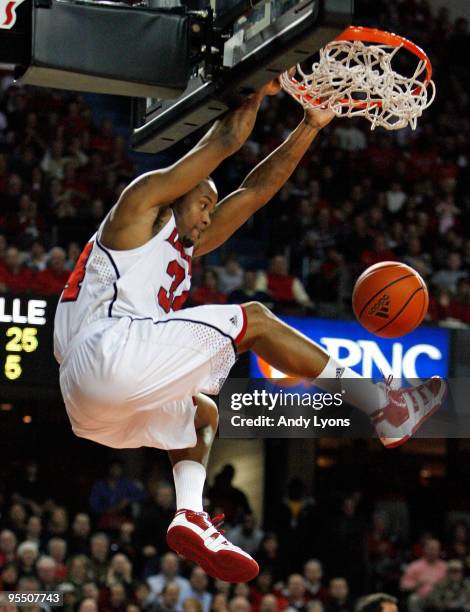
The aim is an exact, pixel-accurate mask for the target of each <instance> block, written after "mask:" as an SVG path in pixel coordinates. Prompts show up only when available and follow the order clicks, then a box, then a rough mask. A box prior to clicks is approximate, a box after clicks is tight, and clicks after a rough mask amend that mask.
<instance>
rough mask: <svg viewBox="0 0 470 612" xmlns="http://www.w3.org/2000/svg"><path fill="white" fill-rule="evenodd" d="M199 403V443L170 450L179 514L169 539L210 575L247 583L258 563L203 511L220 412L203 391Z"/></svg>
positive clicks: (177, 548) (197, 419)
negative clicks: (203, 495) (208, 467)
mask: <svg viewBox="0 0 470 612" xmlns="http://www.w3.org/2000/svg"><path fill="white" fill-rule="evenodd" d="M196 402H197V410H196V414H195V418H194V426H195V428H196V436H197V442H196V445H195V446H194V447H192V448H185V449H180V450H173V451H169V452H168V455H169V457H170V461H171V463H172V465H173V477H174V481H175V489H176V514H175V518H174V519H173V521H172V522H171V524H170V526H169V528H168V533H167V542H168V545H169V546H170V547H171V548H172V549H173V550H175V551H176V552H177V553H179V554H180V555H182V556H183V557H186V558H187V559H189V560H191V561H194V562H196V563H198V564H199V565H201V567H202V568H203V569H204V570H205V571H206V572H207V573H208V574H209V575H210V576H213V577H215V578H219V579H220V580H225V581H227V582H246V581H248V580H252V579H253V578H254V577H255V576H256V575H257V574H258V571H259V568H258V564H257V563H256V561H255V560H254V559H252V558H251V557H250V556H249V555H248V554H247V553H245V552H244V551H242V550H241V549H240V548H238V547H236V546H233V545H232V544H231V543H230V542H228V541H227V539H226V538H225V536H223V535H222V533H221V532H219V530H218V524H219V523H218V522H217V520H214V522H213V521H212V520H211V519H210V518H209V517H208V515H207V514H206V513H205V512H203V506H202V493H203V489H204V482H205V480H206V466H207V461H208V459H209V453H210V449H211V446H212V442H213V441H214V438H215V434H216V432H217V427H218V422H219V415H218V410H217V406H216V404H215V402H213V401H212V400H211V399H210V398H208V397H206V396H205V395H203V394H202V393H199V394H198V395H197V396H196ZM219 518H220V519H223V516H221V517H219Z"/></svg>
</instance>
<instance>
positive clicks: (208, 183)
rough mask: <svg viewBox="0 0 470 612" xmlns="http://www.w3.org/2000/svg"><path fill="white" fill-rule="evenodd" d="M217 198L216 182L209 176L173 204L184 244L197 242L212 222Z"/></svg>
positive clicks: (179, 232) (191, 244)
mask: <svg viewBox="0 0 470 612" xmlns="http://www.w3.org/2000/svg"><path fill="white" fill-rule="evenodd" d="M217 198H218V193H217V188H216V186H215V183H214V181H213V180H212V179H211V178H210V177H208V178H206V179H204V180H203V181H201V182H200V183H199V185H197V187H195V188H194V189H192V190H191V191H190V192H189V193H187V194H185V195H184V196H182V197H181V198H179V199H178V200H177V201H176V202H175V203H174V204H173V212H174V213H175V219H176V227H177V228H178V234H179V237H180V240H181V242H182V243H183V246H185V247H190V246H193V245H195V244H197V242H198V241H199V239H200V238H201V236H202V234H203V232H204V231H205V230H206V229H207V228H208V227H209V225H210V224H211V216H212V213H213V212H214V210H215V207H216V204H217Z"/></svg>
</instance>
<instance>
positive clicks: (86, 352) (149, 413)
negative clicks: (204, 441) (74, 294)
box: [60, 305, 246, 450]
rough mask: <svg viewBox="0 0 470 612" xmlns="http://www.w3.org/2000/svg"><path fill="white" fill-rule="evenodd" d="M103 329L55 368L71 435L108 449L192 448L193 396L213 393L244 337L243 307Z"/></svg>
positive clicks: (121, 322)
mask: <svg viewBox="0 0 470 612" xmlns="http://www.w3.org/2000/svg"><path fill="white" fill-rule="evenodd" d="M103 324H104V325H105V329H101V327H100V328H99V329H98V328H97V331H96V332H94V333H92V334H91V335H88V336H86V332H87V330H84V331H85V334H84V338H83V341H80V337H79V338H78V340H79V342H77V341H76V340H77V339H74V342H73V344H72V348H71V349H70V351H69V353H68V354H67V355H66V357H65V359H64V361H63V362H62V364H61V367H60V386H61V390H62V395H63V398H64V401H65V406H66V409H67V413H68V416H69V418H70V421H71V423H72V429H73V431H74V433H75V434H76V435H77V436H80V437H83V438H87V439H89V440H93V441H95V442H99V443H100V444H104V445H106V446H110V447H113V448H138V447H140V446H150V447H155V448H161V449H165V450H171V449H179V448H188V447H191V446H194V445H195V444H196V432H195V428H194V415H195V412H196V403H195V399H194V396H195V395H196V394H197V393H199V392H203V393H208V394H217V393H219V390H220V387H221V386H222V384H223V382H224V381H225V379H226V378H227V376H228V373H229V371H230V369H231V368H232V366H233V364H234V363H235V360H236V358H237V350H236V345H237V344H238V343H239V342H240V341H241V339H242V338H243V336H244V334H245V330H246V314H245V310H244V308H243V307H242V306H239V305H227V306H222V305H221V306H216V305H213V306H198V307H195V308H187V309H185V310H180V311H178V312H174V313H171V314H169V315H167V316H166V317H164V318H163V319H161V320H159V321H153V320H151V319H131V318H129V317H123V318H122V319H117V320H113V319H110V320H109V321H107V322H106V323H103Z"/></svg>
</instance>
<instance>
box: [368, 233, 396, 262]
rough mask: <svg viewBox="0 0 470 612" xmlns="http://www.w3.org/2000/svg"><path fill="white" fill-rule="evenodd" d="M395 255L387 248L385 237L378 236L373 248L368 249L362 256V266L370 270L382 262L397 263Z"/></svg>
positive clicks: (374, 240)
mask: <svg viewBox="0 0 470 612" xmlns="http://www.w3.org/2000/svg"><path fill="white" fill-rule="evenodd" d="M395 259H396V256H395V253H394V252H393V251H392V249H390V248H389V247H388V246H387V243H386V240H385V236H384V235H383V234H378V235H377V236H375V238H374V239H373V242H372V248H367V249H366V250H365V251H363V252H362V254H361V264H362V265H363V266H364V267H365V268H368V267H369V266H372V265H374V264H376V263H380V262H381V261H395Z"/></svg>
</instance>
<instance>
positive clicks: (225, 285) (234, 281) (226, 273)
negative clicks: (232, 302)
mask: <svg viewBox="0 0 470 612" xmlns="http://www.w3.org/2000/svg"><path fill="white" fill-rule="evenodd" d="M218 274H219V289H220V291H222V293H230V292H231V291H235V290H236V289H239V288H240V287H241V285H242V282H243V268H242V267H241V265H240V263H239V261H238V259H237V258H236V256H235V255H229V256H228V257H227V259H226V260H225V263H224V265H223V267H222V268H220V269H219V270H218Z"/></svg>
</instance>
